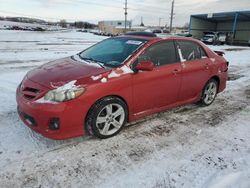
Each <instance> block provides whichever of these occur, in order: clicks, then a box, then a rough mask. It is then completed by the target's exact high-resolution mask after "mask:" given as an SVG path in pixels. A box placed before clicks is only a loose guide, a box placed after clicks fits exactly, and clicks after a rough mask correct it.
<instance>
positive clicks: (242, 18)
mask: <svg viewBox="0 0 250 188" xmlns="http://www.w3.org/2000/svg"><path fill="white" fill-rule="evenodd" d="M207 31H216V32H223V33H225V34H226V35H227V43H228V44H241V45H247V44H248V43H249V40H250V11H236V12H222V13H210V14H197V15H191V16H190V23H189V32H190V33H191V34H192V35H193V36H194V37H195V38H198V39H200V38H202V37H203V35H204V33H203V32H207Z"/></svg>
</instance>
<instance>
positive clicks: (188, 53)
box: [177, 41, 207, 61]
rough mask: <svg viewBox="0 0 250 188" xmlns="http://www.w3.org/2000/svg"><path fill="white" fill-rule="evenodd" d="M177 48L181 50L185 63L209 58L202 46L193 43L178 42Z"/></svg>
mask: <svg viewBox="0 0 250 188" xmlns="http://www.w3.org/2000/svg"><path fill="white" fill-rule="evenodd" d="M177 47H178V48H179V50H181V54H179V55H182V58H181V59H183V61H192V60H196V59H201V58H206V57H207V55H206V53H205V51H204V50H203V49H202V48H201V47H200V45H198V44H196V43H194V42H192V41H178V42H177Z"/></svg>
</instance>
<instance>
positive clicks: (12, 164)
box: [0, 31, 250, 188]
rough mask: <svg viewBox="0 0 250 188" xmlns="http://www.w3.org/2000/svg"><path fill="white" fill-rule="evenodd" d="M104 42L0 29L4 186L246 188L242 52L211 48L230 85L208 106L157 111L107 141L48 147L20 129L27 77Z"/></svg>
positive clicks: (246, 64) (248, 60)
mask: <svg viewBox="0 0 250 188" xmlns="http://www.w3.org/2000/svg"><path fill="white" fill-rule="evenodd" d="M101 39H103V37H98V36H94V35H92V34H86V33H77V32H74V31H72V32H45V33H39V32H38V33H36V32H15V31H0V91H1V92H0V169H1V172H0V185H1V187H142V186H143V187H188V188H189V187H207V188H212V187H219V188H221V187H233V188H234V187H244V188H247V187H250V136H249V132H250V123H249V122H250V105H249V104H250V57H249V54H250V48H247V47H232V46H210V47H211V48H213V49H216V50H223V51H225V53H226V57H227V58H228V60H229V62H230V78H231V81H229V82H228V86H227V90H226V91H225V92H223V93H222V94H220V95H219V96H218V98H217V99H216V101H215V103H214V104H213V105H211V106H209V107H199V106H198V105H196V104H190V105H186V106H183V107H179V108H175V109H173V110H169V111H166V112H162V113H159V114H156V115H153V116H150V117H148V118H146V119H143V120H141V121H138V122H135V123H133V124H131V125H129V126H127V127H126V128H125V129H124V130H123V131H122V132H121V133H120V134H119V135H117V136H115V137H113V138H110V139H107V140H99V139H95V138H90V137H81V138H76V139H71V140H67V141H53V140H49V139H46V138H43V137H42V136H40V135H38V134H36V133H34V132H33V131H31V130H30V129H28V128H27V127H26V126H24V125H23V123H22V122H21V121H20V120H19V118H18V115H17V112H16V102H15V89H16V87H17V86H18V84H19V83H20V81H21V79H22V78H23V76H24V75H25V74H26V72H27V71H29V70H31V69H32V68H34V67H36V66H38V65H40V64H42V63H45V62H47V61H49V60H53V59H57V58H60V57H65V56H69V55H72V54H75V53H77V52H79V51H81V50H83V49H84V48H86V47H88V46H89V45H91V44H94V43H96V42H98V41H100V40H101ZM10 41H11V42H10ZM67 43H70V45H67ZM41 44H44V45H41ZM44 48H48V50H44Z"/></svg>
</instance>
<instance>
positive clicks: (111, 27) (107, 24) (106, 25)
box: [98, 20, 132, 34]
mask: <svg viewBox="0 0 250 188" xmlns="http://www.w3.org/2000/svg"><path fill="white" fill-rule="evenodd" d="M98 26H99V30H100V31H101V32H104V33H112V34H120V33H124V32H125V21H121V20H113V21H112V20H111V21H100V22H98ZM131 27H132V22H131V21H127V29H130V28H131Z"/></svg>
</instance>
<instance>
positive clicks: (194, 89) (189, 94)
mask: <svg viewBox="0 0 250 188" xmlns="http://www.w3.org/2000/svg"><path fill="white" fill-rule="evenodd" d="M176 46H177V51H178V52H179V55H180V59H181V61H182V76H183V80H182V86H181V91H180V101H185V100H189V99H192V98H195V97H196V96H197V95H198V94H200V93H201V91H202V89H203V87H204V86H205V84H206V82H207V81H208V80H209V78H210V75H211V64H212V62H211V60H210V59H209V58H208V56H207V54H206V53H205V51H204V49H203V48H202V47H201V46H200V45H199V44H198V43H196V42H193V41H186V40H183V41H181V40H177V41H176Z"/></svg>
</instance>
